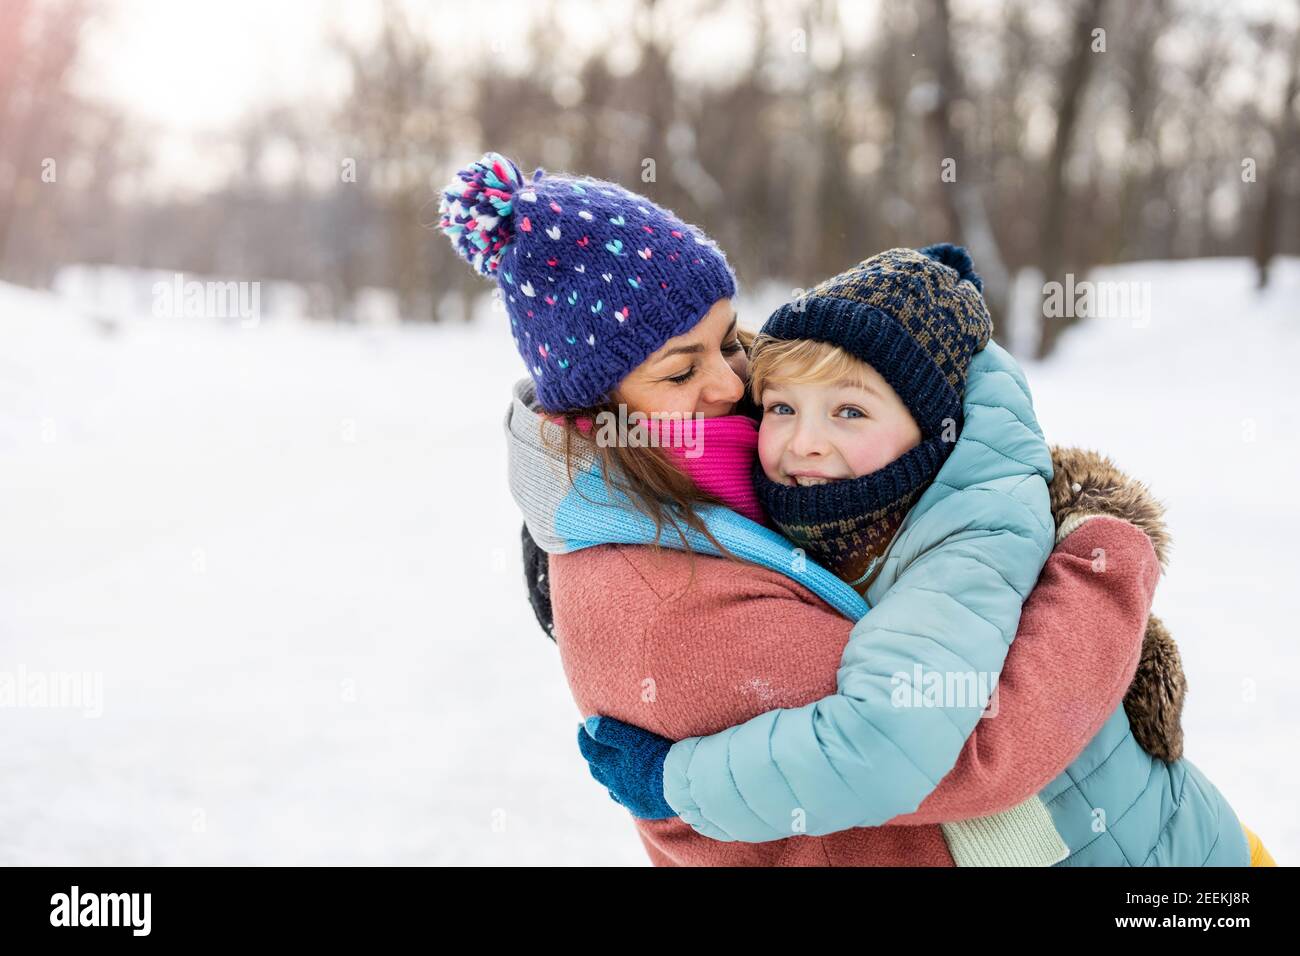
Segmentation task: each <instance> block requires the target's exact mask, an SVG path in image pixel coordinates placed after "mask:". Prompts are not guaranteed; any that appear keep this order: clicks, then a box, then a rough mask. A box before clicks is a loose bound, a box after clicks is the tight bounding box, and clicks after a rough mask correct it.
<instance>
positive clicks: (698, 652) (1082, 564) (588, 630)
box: [550, 517, 1159, 866]
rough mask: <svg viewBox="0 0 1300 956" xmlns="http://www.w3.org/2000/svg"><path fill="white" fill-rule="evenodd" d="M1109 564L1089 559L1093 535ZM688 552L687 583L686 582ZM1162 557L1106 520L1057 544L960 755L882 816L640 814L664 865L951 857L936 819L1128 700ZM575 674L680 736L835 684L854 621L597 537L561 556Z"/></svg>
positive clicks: (732, 567)
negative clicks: (594, 543)
mask: <svg viewBox="0 0 1300 956" xmlns="http://www.w3.org/2000/svg"><path fill="white" fill-rule="evenodd" d="M1098 548H1103V549H1105V555H1106V562H1105V565H1104V569H1103V570H1094V566H1093V555H1094V553H1095V552H1096V549H1098ZM692 563H693V565H694V567H693V574H694V576H693V580H692ZM1158 575H1159V564H1158V561H1157V559H1156V554H1155V550H1154V548H1153V547H1152V544H1151V541H1150V539H1149V538H1148V537H1147V536H1146V534H1144V533H1143V532H1142V531H1140V530H1139V529H1138V528H1137V527H1135V526H1134V525H1132V524H1129V523H1128V522H1125V521H1121V520H1119V519H1117V518H1111V517H1095V518H1091V519H1089V520H1087V521H1085V522H1084V523H1083V524H1082V525H1081V526H1079V527H1078V529H1077V530H1075V531H1074V532H1073V533H1071V534H1070V535H1069V536H1068V537H1066V538H1065V539H1064V540H1063V541H1061V542H1060V543H1059V544H1058V545H1057V547H1056V550H1055V551H1054V552H1053V553H1052V556H1051V557H1050V558H1049V559H1048V562H1047V565H1046V567H1045V568H1044V569H1043V573H1042V575H1041V577H1040V578H1039V581H1038V585H1037V586H1036V587H1035V589H1034V591H1033V593H1032V594H1031V595H1030V597H1029V600H1028V601H1027V602H1026V603H1025V606H1024V613H1023V615H1022V617H1021V620H1020V628H1019V631H1018V632H1017V636H1016V639H1015V641H1014V643H1013V644H1012V645H1011V649H1010V651H1009V653H1008V655H1007V658H1006V663H1005V665H1004V668H1003V671H1002V674H1001V677H1000V679H999V683H998V698H997V700H998V710H997V713H996V716H992V717H987V718H985V719H984V720H981V721H980V722H979V723H978V725H977V727H976V730H975V732H974V733H973V734H972V735H971V737H970V738H969V739H968V740H967V742H966V746H965V749H964V750H963V751H962V753H961V755H960V757H959V758H958V760H957V764H956V766H954V767H953V769H952V770H951V771H950V772H949V773H948V775H947V776H946V777H945V778H944V779H943V781H942V782H941V783H940V785H939V786H938V787H937V788H936V789H935V790H934V792H933V793H931V794H930V796H929V797H928V798H927V799H926V800H925V801H924V802H923V803H922V804H921V806H920V807H919V808H918V809H917V810H916V811H915V812H913V813H910V814H907V815H905V816H900V817H897V818H895V819H894V820H893V821H891V822H890V824H889V825H887V826H882V827H861V828H857V829H852V830H844V831H841V832H839V833H834V834H831V835H829V836H824V837H811V836H800V837H791V838H788V839H785V840H778V841H774V842H771V843H738V842H737V843H727V842H717V841H714V840H711V839H709V838H707V837H704V836H700V835H699V834H697V833H696V832H695V831H694V830H692V829H691V828H690V827H689V826H688V825H687V824H685V823H683V822H682V821H681V820H678V819H675V818H674V819H671V820H637V821H636V826H637V828H638V830H639V832H640V836H641V840H642V842H643V843H644V844H645V847H646V850H647V851H648V852H649V854H650V858H651V860H652V861H653V862H654V863H655V864H656V865H658V866H826V865H831V866H952V865H953V861H952V856H951V854H950V853H949V852H948V847H947V844H946V842H945V841H944V838H943V834H942V831H941V830H940V828H939V826H938V823H939V822H947V821H953V820H959V819H964V818H967V817H974V816H984V815H986V814H990V813H996V812H999V811H1002V810H1006V809H1009V808H1011V807H1013V806H1016V805H1018V804H1020V803H1021V802H1023V801H1024V800H1026V799H1027V798H1029V797H1030V796H1032V795H1034V794H1036V793H1038V792H1039V791H1040V790H1041V789H1042V788H1043V786H1045V785H1046V784H1047V783H1048V782H1049V781H1051V780H1053V779H1055V778H1056V777H1057V776H1059V775H1060V774H1061V772H1062V771H1064V770H1065V768H1066V767H1067V766H1068V765H1069V764H1070V763H1071V762H1072V761H1073V760H1074V758H1075V757H1077V756H1078V755H1079V753H1080V752H1081V751H1082V750H1083V749H1084V747H1085V745H1086V744H1087V743H1088V741H1089V740H1091V739H1092V737H1093V736H1094V735H1095V734H1096V733H1097V731H1098V730H1099V729H1100V728H1101V726H1102V724H1103V723H1104V722H1105V721H1106V719H1107V718H1108V717H1109V716H1110V715H1111V714H1112V713H1113V712H1114V711H1115V709H1116V708H1117V707H1119V705H1120V703H1121V702H1122V700H1123V698H1124V693H1125V691H1126V690H1127V688H1128V686H1129V683H1130V681H1131V680H1132V679H1133V674H1134V671H1135V670H1136V668H1137V662H1138V657H1139V654H1140V652H1141V647H1142V636H1143V631H1144V629H1145V626H1146V620H1147V615H1148V613H1149V611H1150V608H1151V600H1152V596H1153V594H1154V592H1155V586H1156V579H1157V577H1158ZM550 582H551V601H552V607H553V610H554V616H555V632H556V638H557V641H558V644H559V649H560V655H561V658H562V660H563V664H564V671H565V674H566V675H567V677H568V680H569V686H570V689H571V690H572V692H573V697H574V700H575V702H576V703H577V705H578V709H579V711H580V712H581V714H582V716H584V717H585V716H590V715H593V714H603V715H608V716H611V717H616V718H618V719H619V720H623V721H627V722H629V723H633V724H637V725H638V726H641V727H644V728H646V729H647V730H651V731H654V732H655V733H658V734H661V735H663V736H665V737H668V738H671V739H673V740H680V739H682V738H685V737H692V736H699V735H706V734H712V733H716V732H718V731H720V730H723V729H724V728H726V727H729V726H732V725H733V724H738V723H742V722H743V721H745V720H748V719H749V718H751V717H753V716H755V715H757V714H760V713H763V712H765V711H768V710H772V709H773V708H778V707H799V706H802V705H804V704H808V703H811V702H813V701H815V700H818V699H820V698H821V697H824V696H826V695H828V694H832V693H834V692H835V674H836V670H837V669H838V667H839V663H840V655H841V652H842V651H843V649H844V646H845V644H846V643H847V642H848V637H849V631H850V630H851V628H852V626H853V622H852V621H849V620H846V619H845V618H843V617H841V616H840V615H839V614H837V613H836V612H835V611H834V610H832V609H831V608H830V607H829V606H828V605H827V604H825V603H824V602H823V601H822V600H821V599H820V598H818V597H816V596H815V595H814V594H812V592H810V591H808V590H807V589H805V588H804V587H802V586H801V585H799V584H797V583H795V582H794V581H793V580H791V579H790V578H787V577H785V576H784V575H782V574H779V573H777V572H775V571H770V570H767V569H765V568H761V567H758V566H757V565H752V564H742V565H737V564H736V563H734V562H731V561H728V560H726V559H723V558H714V557H708V556H704V555H688V554H685V553H683V552H680V551H671V550H663V551H656V550H655V549H653V548H650V547H646V546H623V545H602V546H599V547H593V548H588V549H586V550H582V551H577V552H574V553H571V554H554V555H551V556H550Z"/></svg>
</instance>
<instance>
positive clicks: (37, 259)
mask: <svg viewBox="0 0 1300 956" xmlns="http://www.w3.org/2000/svg"><path fill="white" fill-rule="evenodd" d="M115 12H116V11H115V4H114V2H113V0H0V279H3V280H6V281H10V282H15V283H19V284H24V285H29V286H35V287H42V286H47V285H49V284H51V283H52V282H53V281H54V279H55V277H56V274H57V273H58V270H59V269H60V268H61V267H64V266H67V265H69V264H112V265H119V266H127V267H139V268H149V269H166V270H181V271H186V272H192V273H198V274H204V275H213V276H228V277H235V278H240V279H248V280H282V281H286V282H292V283H296V284H299V285H300V286H301V287H302V288H303V289H306V290H308V291H309V293H310V296H309V297H310V302H311V308H310V310H309V311H310V312H311V314H314V315H319V316H322V317H326V316H328V317H333V318H338V319H344V320H347V319H349V318H352V317H355V315H356V310H357V303H358V301H359V297H360V296H361V294H362V292H363V290H366V289H383V290H390V291H391V293H392V295H393V300H394V301H395V302H396V303H397V311H398V314H400V316H401V318H403V319H406V320H411V321H442V322H459V321H464V320H466V319H467V318H468V317H469V316H470V315H471V313H472V297H473V296H474V295H477V294H482V293H483V292H485V291H486V290H487V286H486V285H485V284H483V283H482V282H481V280H478V279H477V278H476V277H475V276H474V275H472V273H471V272H470V270H468V269H466V268H465V266H464V264H463V263H461V262H460V261H459V260H457V259H456V258H455V257H454V255H453V254H452V251H451V249H450V247H449V246H448V244H447V243H446V241H445V240H444V239H442V238H441V237H440V236H439V235H437V234H436V233H435V232H434V230H433V229H432V228H431V225H432V223H433V222H434V221H435V219H436V206H437V190H438V187H439V186H441V185H442V184H443V183H445V182H446V181H447V180H448V179H449V178H450V176H451V174H452V173H453V172H454V171H455V170H456V169H457V168H458V167H459V166H461V165H464V164H465V163H466V162H467V161H468V160H470V159H473V158H475V157H477V155H478V154H479V153H481V152H482V151H483V150H484V149H485V148H491V149H495V150H498V151H500V152H503V153H505V154H507V155H509V156H511V157H513V158H515V159H516V160H517V161H518V162H519V163H520V165H521V166H523V167H526V170H525V171H526V172H530V171H531V169H532V168H533V167H535V166H543V167H545V168H547V169H549V170H555V171H560V170H564V171H572V172H580V173H587V174H591V175H594V176H598V177H601V178H608V179H613V180H616V181H618V182H620V183H622V184H623V185H625V186H627V187H628V188H630V189H633V190H635V191H640V192H643V193H645V194H646V195H648V196H649V197H651V198H652V199H654V200H655V201H656V202H658V203H661V204H663V205H665V206H668V207H670V208H672V209H673V210H675V211H676V212H677V213H678V214H679V215H681V216H682V217H683V218H685V219H687V220H688V221H692V222H696V223H699V224H700V225H701V226H703V227H704V228H705V229H706V230H707V231H708V232H709V233H710V234H711V235H712V236H713V237H714V238H715V239H717V240H718V241H719V243H720V244H721V245H722V247H723V248H724V249H725V250H726V251H727V253H728V255H729V257H730V258H731V260H732V263H733V265H734V266H735V267H736V270H737V272H738V274H739V276H740V278H741V280H742V282H744V283H756V282H759V281H770V280H775V281H782V282H788V283H789V284H790V286H791V287H792V288H794V287H803V286H806V285H809V284H811V283H813V282H815V281H817V280H818V279H820V278H822V277H824V276H826V275H829V274H831V273H833V272H836V271H838V270H840V269H842V268H844V267H845V266H847V265H849V264H851V263H852V262H855V261H858V260H859V259H861V258H863V257H865V256H866V255H869V254H870V253H872V252H874V251H877V250H880V249H883V248H887V247H890V246H894V245H921V244H924V243H928V242H935V241H942V240H955V241H960V242H963V243H964V244H966V245H967V246H969V247H970V248H971V250H972V253H973V254H974V257H975V261H976V264H977V267H978V268H979V269H980V271H981V273H983V274H984V276H985V278H986V283H987V290H986V291H987V295H988V297H989V299H990V305H991V307H992V308H993V311H994V315H995V319H996V318H997V317H999V316H1000V315H1002V314H1003V312H1004V310H1005V309H1006V306H1007V297H1008V295H1009V290H1010V289H1011V288H1012V285H1013V283H1014V282H1015V281H1016V277H1017V276H1023V275H1029V276H1032V277H1034V281H1035V282H1039V283H1041V282H1045V281H1051V280H1052V279H1054V278H1055V279H1061V278H1062V277H1063V276H1064V275H1065V274H1066V273H1073V274H1075V275H1078V276H1083V275H1085V274H1086V273H1087V270H1088V269H1089V268H1091V267H1093V266H1095V265H1098V264H1104V263H1116V262H1124V261H1131V260H1146V259H1176V258H1188V257H1206V256H1221V255H1232V256H1250V257H1253V258H1254V259H1255V261H1256V263H1257V269H1258V273H1257V274H1258V281H1259V283H1260V284H1266V283H1267V282H1268V279H1269V272H1268V267H1269V263H1270V262H1271V261H1272V260H1273V259H1274V257H1275V256H1276V255H1279V254H1300V164H1297V162H1296V156H1297V148H1298V147H1300V97H1298V95H1297V93H1298V91H1300V0H1275V2H1271V3H1255V4H1251V3H1246V4H1240V5H1239V4H1224V3H1211V2H1203V0H1143V2H1123V0H915V2H912V0H863V2H850V0H839V2H837V0H782V2H763V0H753V2H739V0H629V2H624V3H609V4H590V5H582V4H575V3H569V2H563V0H530V2H527V3H523V2H519V3H511V2H505V3H478V4H474V5H471V6H467V5H464V4H455V5H451V4H441V3H434V4H414V3H403V2H399V0H382V2H380V0H376V3H375V15H374V29H372V30H369V31H367V32H365V34H364V35H359V34H357V33H355V32H351V33H349V32H345V31H340V30H334V29H331V26H330V24H329V23H314V24H311V25H310V28H311V29H312V30H314V31H318V32H319V34H320V43H321V45H322V50H323V51H324V52H323V54H322V55H323V56H327V57H329V58H330V59H331V61H332V62H333V63H335V65H336V66H337V67H338V68H339V69H340V71H341V73H342V74H343V75H345V76H346V78H347V83H346V91H345V92H344V93H342V94H340V95H339V96H338V97H337V98H335V99H334V100H331V101H330V102H327V103H326V104H325V108H324V109H321V108H319V104H314V105H313V107H312V108H310V109H308V108H306V107H305V106H303V105H302V104H298V103H295V102H281V101H267V102H265V103H263V104H262V105H261V106H260V107H259V108H257V109H255V110H251V111H249V112H248V114H247V115H246V116H244V117H243V118H242V119H241V120H240V121H239V122H238V123H235V124H233V125H231V127H230V128H229V129H228V130H226V131H225V132H224V133H222V134H220V135H214V137H213V139H212V141H211V142H209V143H207V144H205V145H204V149H205V151H206V152H207V153H208V154H209V155H210V156H213V157H218V159H214V160H213V161H214V162H218V163H219V175H218V177H217V179H216V181H215V183H214V184H212V185H211V186H210V187H205V188H204V189H203V190H201V191H195V190H172V189H166V188H160V187H158V186H157V181H158V175H157V168H156V162H157V157H156V155H155V151H154V148H153V144H154V137H155V135H156V133H157V130H156V129H155V128H153V127H152V126H150V125H149V124H145V123H141V122H139V121H138V120H137V118H136V117H134V116H133V115H132V112H131V111H130V109H127V108H124V107H123V106H122V104H120V103H113V102H109V101H107V100H105V99H102V98H100V97H97V96H95V95H94V94H93V89H94V86H93V83H91V84H87V83H86V82H85V81H84V78H83V79H82V80H81V81H78V75H79V74H78V70H79V68H80V66H81V64H80V59H81V56H82V53H83V49H84V46H85V40H86V38H87V36H91V35H93V32H94V30H95V29H96V28H97V24H99V23H101V22H103V21H104V20H105V18H110V19H111V18H112V17H113V16H114V15H115ZM578 18H581V21H582V24H583V25H584V28H585V29H586V31H587V32H588V33H590V32H591V31H592V30H593V29H594V30H595V31H596V32H597V33H598V34H599V36H600V37H602V38H604V39H600V40H598V41H597V42H587V43H585V44H584V43H579V42H575V40H574V37H573V35H572V31H571V27H572V26H573V24H574V23H575V22H576V21H577V19H578ZM593 24H594V26H593ZM159 82H166V77H159ZM51 161H53V162H51ZM1067 321H1068V320H1067ZM1065 324H1066V321H1060V322H1048V321H1043V322H1041V323H1040V328H1039V329H1038V330H1037V335H1036V341H1035V344H1034V346H1033V347H1034V348H1035V349H1036V351H1037V352H1038V353H1039V354H1046V353H1047V352H1048V351H1050V349H1051V347H1052V345H1053V342H1054V341H1055V339H1056V337H1057V335H1059V333H1060V331H1061V330H1062V329H1063V328H1064V326H1065Z"/></svg>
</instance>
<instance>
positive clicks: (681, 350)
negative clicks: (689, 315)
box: [655, 314, 737, 362]
mask: <svg viewBox="0 0 1300 956" xmlns="http://www.w3.org/2000/svg"><path fill="white" fill-rule="evenodd" d="M736 320H737V316H736V315H734V314H733V315H732V317H731V325H729V326H727V331H726V332H725V333H724V334H723V336H722V340H723V341H724V342H725V341H726V340H727V339H729V338H731V334H732V333H733V332H735V331H736ZM703 351H704V346H703V345H701V344H700V343H699V342H696V343H695V344H694V345H679V346H677V347H676V348H673V349H669V350H668V351H667V352H665V353H664V354H663V355H661V356H659V357H658V358H657V359H655V361H656V362H662V361H663V360H664V359H666V358H668V357H669V356H672V355H698V354H700V353H701V352H703Z"/></svg>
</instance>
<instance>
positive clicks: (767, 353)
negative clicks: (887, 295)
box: [749, 335, 868, 404]
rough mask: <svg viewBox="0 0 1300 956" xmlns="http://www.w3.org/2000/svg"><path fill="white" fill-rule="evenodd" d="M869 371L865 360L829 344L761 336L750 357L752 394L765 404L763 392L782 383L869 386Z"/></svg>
mask: <svg viewBox="0 0 1300 956" xmlns="http://www.w3.org/2000/svg"><path fill="white" fill-rule="evenodd" d="M866 369H867V365H866V363H864V362H863V361H862V360H861V359H859V358H857V357H856V356H853V355H850V354H849V353H848V352H846V351H844V349H842V348H840V347H839V346H838V345H831V344H830V343H829V342H818V341H815V340H813V339H775V338H772V336H770V335H760V336H758V337H757V338H755V339H754V344H753V346H752V347H751V349H750V353H749V392H750V394H751V395H752V396H753V397H754V401H755V402H757V403H760V404H761V403H762V401H763V389H764V388H766V387H767V386H768V385H773V384H775V383H776V382H778V381H779V382H785V383H787V384H800V385H834V384H836V383H839V382H846V381H847V382H852V383H854V384H857V385H862V386H866V385H867V384H868V381H867V378H866V376H865V374H864V372H865V370H866Z"/></svg>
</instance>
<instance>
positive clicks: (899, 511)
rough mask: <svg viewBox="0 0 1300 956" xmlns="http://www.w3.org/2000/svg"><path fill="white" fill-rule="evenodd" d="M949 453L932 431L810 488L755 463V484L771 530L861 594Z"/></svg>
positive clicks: (944, 443)
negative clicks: (861, 468)
mask: <svg viewBox="0 0 1300 956" xmlns="http://www.w3.org/2000/svg"><path fill="white" fill-rule="evenodd" d="M950 451H952V444H951V443H950V442H945V441H943V439H942V438H941V437H940V436H937V435H936V436H933V437H931V438H927V439H924V440H923V441H922V442H921V444H919V445H917V446H916V447H915V448H913V449H912V450H911V451H909V452H907V453H906V454H904V455H903V456H902V457H901V458H898V459H897V460H895V461H893V462H890V463H889V464H888V465H886V466H885V467H884V468H881V469H880V470H878V471H873V472H871V473H870V474H867V475H862V476H861V477H858V478H850V479H846V480H844V481H833V482H830V483H828V484H825V485H812V486H810V487H800V486H798V485H783V484H779V483H777V482H775V481H772V479H770V478H768V477H767V475H765V474H764V473H763V467H762V464H761V463H758V462H755V465H754V487H755V489H756V490H757V492H758V499H759V502H760V503H761V504H762V506H763V509H764V510H765V511H766V512H767V515H768V517H769V519H771V522H772V526H773V527H774V528H776V529H777V530H778V531H780V532H781V533H782V534H783V535H785V536H786V537H787V538H789V539H790V540H791V541H792V542H794V543H795V544H797V545H798V546H799V547H801V548H803V549H804V551H805V552H806V553H807V555H808V557H810V558H812V559H813V560H814V561H816V562H817V563H818V564H820V565H822V566H823V567H825V568H827V569H829V570H830V571H832V572H834V573H835V575H836V576H837V577H838V578H840V579H841V580H842V581H846V582H848V584H850V585H851V586H852V587H853V588H854V589H855V590H857V591H858V592H859V593H861V594H865V593H866V590H867V586H868V585H869V584H870V583H871V579H872V577H873V576H874V575H873V572H874V571H875V570H876V567H877V565H878V564H879V562H880V559H881V558H883V557H884V555H885V552H886V551H888V550H889V545H890V543H891V542H892V541H893V540H894V535H895V534H896V533H897V531H898V529H899V527H900V526H901V525H902V523H903V518H904V517H905V516H906V515H907V512H908V511H910V510H911V508H912V506H913V505H914V504H916V501H917V499H918V498H920V497H921V493H922V492H923V491H925V489H926V488H927V487H929V485H930V483H931V482H932V481H933V480H934V477H935V475H937V474H938V473H939V468H940V466H942V465H943V462H944V459H945V458H947V457H948V453H949V452H950Z"/></svg>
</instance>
